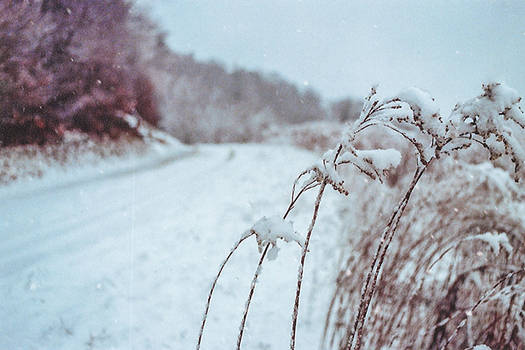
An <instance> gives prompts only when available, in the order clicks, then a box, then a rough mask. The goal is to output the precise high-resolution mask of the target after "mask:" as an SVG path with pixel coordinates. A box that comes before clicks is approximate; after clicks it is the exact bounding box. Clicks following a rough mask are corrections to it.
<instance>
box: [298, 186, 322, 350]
mask: <svg viewBox="0 0 525 350" xmlns="http://www.w3.org/2000/svg"><path fill="white" fill-rule="evenodd" d="M325 188H326V179H325V180H323V182H322V183H321V187H320V188H319V193H318V194H317V198H316V199H315V205H314V212H313V216H312V221H311V222H310V226H309V227H308V232H307V233H306V240H305V242H304V247H303V251H302V254H301V263H300V264H299V272H298V274H297V288H296V290H295V302H294V307H293V314H292V333H291V337H290V349H291V350H294V349H295V336H296V331H297V316H298V314H299V300H300V297H301V286H302V283H303V274H304V264H305V260H306V254H307V253H308V245H309V244H310V237H311V236H312V232H313V230H314V226H315V221H316V220H317V214H318V212H319V205H320V204H321V199H322V198H323V193H324V190H325Z"/></svg>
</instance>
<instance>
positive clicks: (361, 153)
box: [197, 83, 525, 350]
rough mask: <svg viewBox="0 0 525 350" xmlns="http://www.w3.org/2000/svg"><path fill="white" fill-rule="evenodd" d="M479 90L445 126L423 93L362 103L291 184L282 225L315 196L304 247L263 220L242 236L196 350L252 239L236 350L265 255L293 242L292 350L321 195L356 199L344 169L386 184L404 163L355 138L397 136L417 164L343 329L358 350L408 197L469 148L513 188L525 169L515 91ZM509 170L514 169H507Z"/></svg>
mask: <svg viewBox="0 0 525 350" xmlns="http://www.w3.org/2000/svg"><path fill="white" fill-rule="evenodd" d="M483 90H484V92H483V94H482V95H480V96H478V97H476V98H474V99H472V100H469V101H467V102H465V103H464V104H460V105H457V106H456V107H455V108H454V110H453V112H452V113H451V115H450V116H449V117H447V118H445V117H443V116H441V115H440V113H439V109H438V107H437V104H436V102H435V101H434V99H432V98H431V97H430V95H429V94H428V93H426V92H424V91H421V90H419V89H416V88H410V89H407V90H404V91H402V92H401V93H400V94H398V95H396V96H394V97H390V98H381V97H380V96H379V95H378V94H377V91H376V89H375V88H373V89H372V90H371V93H370V94H369V95H368V97H367V98H366V99H365V103H364V105H363V109H362V111H361V115H360V117H359V119H358V120H356V121H355V123H353V125H351V126H349V127H348V128H347V130H345V131H344V132H343V135H342V138H341V141H340V142H339V144H338V145H337V146H336V147H335V148H333V149H331V150H328V151H327V152H325V153H324V155H323V156H322V157H321V159H320V160H319V161H318V162H317V163H316V164H314V165H313V166H311V167H310V168H308V169H306V170H305V171H303V172H302V173H301V174H299V176H298V177H297V179H296V180H295V182H294V184H293V187H292V196H291V203H290V205H289V206H288V208H287V210H286V211H285V213H284V215H283V219H282V220H285V219H286V217H287V216H288V214H289V213H290V212H291V210H293V208H294V206H295V204H296V202H297V201H298V200H299V198H300V197H301V195H302V194H303V193H305V192H306V191H309V190H311V189H313V188H318V194H317V197H316V200H315V204H314V210H313V216H312V219H311V222H310V225H309V227H308V229H307V232H306V236H305V238H304V241H303V240H302V238H301V239H299V238H298V237H300V236H298V235H296V234H295V233H293V229H290V226H289V225H288V224H285V223H283V222H281V221H280V220H270V219H266V218H263V219H261V220H260V221H258V222H257V223H256V224H255V225H254V226H253V227H252V229H251V230H249V231H247V232H246V233H245V234H243V235H242V237H241V239H240V240H239V241H238V242H237V243H236V245H235V246H234V248H233V249H232V251H231V252H230V254H229V255H228V256H227V258H226V260H225V261H224V262H223V264H221V267H220V270H219V273H218V274H217V276H216V279H215V281H214V283H213V285H212V288H211V291H210V294H209V297H208V303H207V305H206V311H205V314H204V318H203V323H202V327H201V332H200V335H199V341H198V345H197V349H199V347H200V342H201V339H202V334H203V329H204V326H205V322H206V316H207V312H208V310H209V305H210V301H211V296H212V293H213V289H214V287H215V284H216V282H217V279H218V278H219V276H220V274H221V272H222V270H223V268H224V265H225V264H226V263H227V261H228V259H229V258H230V257H231V255H232V254H233V252H234V251H235V250H236V249H237V248H238V247H239V245H240V244H241V243H242V242H243V241H244V240H245V239H246V238H248V237H250V236H252V235H255V236H256V238H257V242H258V244H259V250H260V251H261V256H260V259H259V264H258V266H257V270H256V272H255V274H254V277H253V280H252V284H251V288H250V292H249V296H248V300H247V302H246V307H245V311H244V314H243V319H242V322H241V327H240V332H239V337H238V342H237V349H240V347H241V342H242V335H243V331H244V325H245V321H246V317H247V314H248V310H249V307H250V302H251V299H252V296H253V293H254V290H255V286H256V281H257V277H258V275H259V273H260V271H261V267H262V264H263V261H264V259H265V257H266V255H267V253H268V250H269V248H270V247H271V246H275V244H276V239H277V238H284V239H285V240H288V241H296V242H298V243H299V244H300V245H301V246H302V254H301V259H300V263H299V272H298V277H297V288H296V295H295V302H294V308H293V314H292V330H291V339H290V349H292V350H293V349H295V339H296V328H297V319H298V312H299V303H300V294H301V286H302V280H303V273H304V265H305V260H306V255H307V253H308V246H309V242H310V238H311V235H312V232H313V229H314V226H315V223H316V219H317V215H318V211H319V205H320V202H321V199H322V197H323V194H324V191H325V189H326V187H327V185H328V186H329V187H331V188H332V189H334V190H335V191H337V192H339V193H341V194H344V195H349V194H350V193H352V192H353V191H352V188H350V186H349V185H348V181H347V179H346V175H345V171H346V170H345V168H348V166H350V167H353V168H355V169H357V170H358V171H359V172H360V173H362V174H364V175H365V176H367V177H368V178H369V179H371V180H377V181H378V182H380V183H383V182H384V180H385V179H386V175H387V174H388V171H389V170H391V169H392V168H395V167H396V166H397V165H398V164H399V163H400V161H401V153H400V152H399V150H397V149H375V150H362V149H359V148H358V144H359V142H358V137H359V136H360V134H362V133H363V132H365V130H368V129H370V128H373V127H382V128H385V129H386V130H389V131H390V132H393V133H395V134H397V135H399V136H400V137H402V138H403V139H404V140H406V141H407V142H408V143H409V144H410V145H411V146H413V148H414V150H415V156H416V163H417V164H416V169H415V172H414V174H413V177H412V180H411V181H410V183H409V185H408V188H407V189H406V190H405V191H404V193H403V195H402V196H401V200H400V201H399V202H398V204H397V205H396V206H395V207H394V209H393V211H392V213H391V215H390V217H389V219H388V221H387V223H386V225H385V228H384V229H383V232H382V234H381V235H380V237H379V244H378V246H377V249H376V251H375V254H374V255H373V257H372V261H371V263H370V265H369V270H368V272H367V273H366V276H364V275H363V279H364V281H363V283H362V289H361V297H360V302H359V306H358V309H357V312H356V314H355V317H354V322H353V325H350V323H348V327H347V329H346V331H345V334H344V337H343V340H342V341H341V346H340V347H341V348H342V349H360V348H361V345H362V341H363V335H364V330H365V324H366V319H367V315H368V313H369V308H370V305H371V302H372V298H373V297H374V295H375V293H376V290H377V285H378V278H379V276H380V272H381V268H382V266H383V264H384V261H385V258H386V257H387V251H388V249H389V246H390V245H391V243H392V240H393V237H394V235H395V232H396V230H397V228H398V226H399V223H400V220H401V219H402V217H403V214H404V213H405V210H406V207H407V205H408V203H409V200H410V198H411V196H412V193H413V191H414V189H415V188H416V185H417V184H418V182H419V181H420V179H421V177H422V175H423V173H424V172H425V171H426V169H428V168H429V167H430V165H431V164H432V163H433V162H434V161H435V160H437V159H440V158H442V157H443V156H446V155H450V154H452V153H453V152H455V151H460V150H464V149H467V148H470V147H471V146H473V145H474V144H479V145H481V146H483V147H484V148H485V149H487V150H488V152H489V155H490V157H489V159H490V161H491V162H493V164H495V165H498V166H505V167H506V168H507V169H510V170H511V171H512V173H513V177H514V179H515V180H516V181H518V180H519V178H520V171H521V169H522V164H523V162H524V161H525V156H524V152H523V149H522V148H521V145H520V142H519V139H518V138H517V137H516V135H518V134H519V131H523V129H524V128H525V118H524V116H523V113H522V112H521V110H520V108H519V105H518V104H519V102H520V98H519V96H518V95H517V93H516V91H514V90H513V89H511V88H508V87H506V86H505V85H502V84H499V83H491V84H487V85H484V86H483ZM504 156H506V157H504ZM505 160H506V162H505ZM510 165H513V166H512V168H511V167H510ZM486 232H488V231H486Z"/></svg>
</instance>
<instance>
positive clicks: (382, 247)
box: [346, 162, 430, 350]
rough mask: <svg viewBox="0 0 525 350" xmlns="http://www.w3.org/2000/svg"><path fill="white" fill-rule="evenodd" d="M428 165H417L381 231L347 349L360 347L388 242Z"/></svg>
mask: <svg viewBox="0 0 525 350" xmlns="http://www.w3.org/2000/svg"><path fill="white" fill-rule="evenodd" d="M429 165H430V162H429V163H427V164H426V165H424V166H418V167H417V169H416V172H415V173H414V176H413V178H412V181H411V183H410V186H409V188H408V189H407V191H406V193H405V195H404V196H403V198H402V199H401V201H400V202H399V204H398V206H397V207H396V209H395V210H394V212H393V213H392V216H391V217H390V220H389V222H388V224H387V226H386V228H385V230H384V232H383V235H382V237H381V241H380V243H379V246H378V247H377V250H376V253H375V255H374V259H373V261H372V264H371V266H370V270H369V272H368V275H367V278H366V282H365V285H364V288H363V292H362V294H361V302H360V304H359V309H358V314H357V317H356V320H355V323H354V328H353V332H352V333H351V334H347V340H348V341H347V345H346V349H348V350H350V349H355V350H359V349H360V348H361V339H362V337H363V330H364V325H365V322H366V315H367V313H368V310H369V308H370V304H371V301H372V297H373V296H374V293H375V289H376V284H377V279H378V277H379V273H380V271H381V267H382V266H383V263H384V260H385V257H386V253H387V251H388V248H389V246H390V243H391V242H392V239H393V238H394V235H395V232H396V229H397V226H398V223H399V220H400V219H401V217H402V216H403V213H404V211H405V208H406V206H407V204H408V202H409V200H410V197H411V195H412V192H413V191H414V188H415V187H416V185H417V183H418V182H419V180H420V179H421V176H422V175H423V173H424V172H425V170H426V169H427V167H428V166H429ZM356 335H357V338H356V342H355V347H352V345H353V343H354V337H356Z"/></svg>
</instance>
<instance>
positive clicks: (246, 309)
mask: <svg viewBox="0 0 525 350" xmlns="http://www.w3.org/2000/svg"><path fill="white" fill-rule="evenodd" d="M270 245H271V244H270V243H268V244H267V245H266V247H264V251H263V252H262V254H261V258H260V259H259V263H258V264H257V269H256V270H255V273H254V274H253V279H252V284H251V287H250V294H248V299H247V300H246V306H245V307H244V314H243V315H242V321H241V326H240V327H239V336H238V337H237V350H240V349H241V342H242V336H243V334H244V328H245V325H246V319H247V318H248V311H249V310H250V304H251V302H252V298H253V294H254V292H255V286H256V285H257V278H258V277H259V274H260V273H261V269H262V264H263V262H264V258H265V257H266V253H268V249H269V248H270Z"/></svg>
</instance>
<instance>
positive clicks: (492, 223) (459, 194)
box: [323, 159, 525, 349]
mask: <svg viewBox="0 0 525 350" xmlns="http://www.w3.org/2000/svg"><path fill="white" fill-rule="evenodd" d="M443 163H444V164H443ZM356 185H357V186H359V184H358V183H356ZM360 187H364V186H362V185H361V186H360ZM367 187H369V188H370V187H372V188H370V190H369V191H367V189H366V188H363V193H362V194H363V196H362V197H364V198H365V200H363V201H359V202H357V201H354V202H353V203H352V204H353V205H356V206H357V208H354V209H355V210H354V211H350V212H349V213H350V214H349V217H348V218H347V219H348V221H349V222H351V223H352V224H351V225H350V226H349V227H348V229H347V230H348V232H347V237H348V242H347V244H346V245H345V248H344V250H343V254H344V258H343V259H342V260H343V263H342V266H341V269H340V272H339V274H338V277H337V281H336V290H335V292H334V295H333V298H332V301H331V304H330V308H329V311H328V314H327V319H326V325H325V331H324V332H325V333H324V339H323V346H324V347H325V348H338V349H345V348H346V346H347V339H348V338H349V337H350V336H351V335H350V334H348V333H349V332H351V331H352V330H353V324H354V323H355V310H357V309H358V307H359V300H360V296H361V292H362V291H361V285H362V284H361V281H362V280H363V279H364V278H365V277H366V274H367V272H368V268H369V266H368V265H367V264H366V262H367V261H370V260H371V259H372V258H373V256H372V252H373V250H374V248H375V247H376V245H377V242H378V241H379V240H380V237H379V235H378V232H380V227H381V226H382V225H385V223H386V221H387V220H388V214H387V211H388V209H386V210H385V208H384V203H385V202H394V199H395V198H396V197H398V196H399V195H400V187H401V186H396V187H395V188H390V189H382V191H381V190H378V189H377V188H373V186H367ZM437 189H439V190H437ZM378 193H381V195H379V196H378ZM524 199H525V192H524V191H523V190H522V189H520V187H519V186H517V185H516V184H515V183H513V182H512V181H511V180H510V178H509V177H508V175H507V174H506V173H504V172H503V171H502V170H501V169H495V168H493V167H491V166H489V165H488V164H481V165H471V164H465V163H462V162H457V161H456V160H452V159H448V160H446V161H443V162H442V164H440V166H439V167H434V168H432V169H430V171H429V174H428V175H427V176H426V177H425V178H424V179H423V180H422V181H421V183H420V185H419V186H418V189H417V190H416V191H415V192H414V194H413V198H412V200H411V203H410V204H409V205H408V206H407V209H406V211H405V214H404V216H403V217H402V219H401V220H400V223H399V228H398V233H397V235H398V239H397V240H393V241H392V244H391V247H390V251H389V255H388V256H387V257H386V259H385V262H384V265H383V269H382V271H381V274H380V277H379V280H378V282H377V286H378V287H377V288H376V292H375V296H374V299H373V303H374V305H375V306H374V307H372V308H371V309H370V311H369V313H368V315H367V328H366V331H365V332H364V333H363V339H362V343H363V348H366V349H383V348H384V349H441V348H445V347H446V346H448V348H449V349H464V348H467V347H469V346H473V345H476V344H486V345H488V346H491V347H492V348H493V349H519V348H520V347H523V346H524V344H525V338H524V335H525V332H524V321H525V317H524V316H525V315H524V311H523V310H522V308H523V307H524V305H525V304H524V303H525V298H524V295H525V294H524V288H525V285H524V281H523V278H524V273H525V271H524V267H525V222H524V221H523V218H522V213H523V210H524V207H523V204H522V203H523V200H524ZM385 211H386V212H385ZM494 286H495V288H493V287H494ZM478 302H480V304H479V305H477V303H478Z"/></svg>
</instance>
